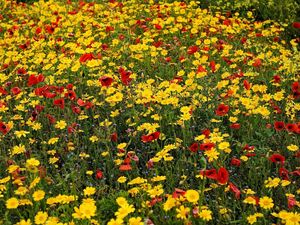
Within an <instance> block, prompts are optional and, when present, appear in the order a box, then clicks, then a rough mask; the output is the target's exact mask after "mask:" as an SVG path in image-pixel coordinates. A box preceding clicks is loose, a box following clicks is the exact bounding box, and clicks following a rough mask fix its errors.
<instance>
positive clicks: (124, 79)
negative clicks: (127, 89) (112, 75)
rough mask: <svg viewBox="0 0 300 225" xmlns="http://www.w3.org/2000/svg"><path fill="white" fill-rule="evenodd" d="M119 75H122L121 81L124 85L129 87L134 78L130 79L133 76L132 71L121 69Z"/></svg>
mask: <svg viewBox="0 0 300 225" xmlns="http://www.w3.org/2000/svg"><path fill="white" fill-rule="evenodd" d="M119 73H120V75H121V81H122V83H123V84H124V85H126V86H127V85H129V83H130V82H131V80H132V78H130V75H131V74H132V73H131V72H130V71H126V70H125V69H124V68H122V67H120V69H119Z"/></svg>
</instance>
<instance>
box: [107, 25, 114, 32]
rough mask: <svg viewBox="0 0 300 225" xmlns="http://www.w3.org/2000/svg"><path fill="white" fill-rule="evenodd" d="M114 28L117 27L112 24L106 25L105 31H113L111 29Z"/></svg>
mask: <svg viewBox="0 0 300 225" xmlns="http://www.w3.org/2000/svg"><path fill="white" fill-rule="evenodd" d="M114 30H115V28H114V27H112V26H106V28H105V31H106V32H107V33H109V32H111V31H114Z"/></svg>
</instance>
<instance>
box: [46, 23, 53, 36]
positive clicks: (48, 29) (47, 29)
mask: <svg viewBox="0 0 300 225" xmlns="http://www.w3.org/2000/svg"><path fill="white" fill-rule="evenodd" d="M45 30H46V32H47V33H48V34H53V32H54V27H52V26H50V25H46V26H45Z"/></svg>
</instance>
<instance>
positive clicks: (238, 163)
mask: <svg viewBox="0 0 300 225" xmlns="http://www.w3.org/2000/svg"><path fill="white" fill-rule="evenodd" d="M230 165H232V166H236V167H239V166H240V165H241V160H239V159H237V158H232V159H231V161H230Z"/></svg>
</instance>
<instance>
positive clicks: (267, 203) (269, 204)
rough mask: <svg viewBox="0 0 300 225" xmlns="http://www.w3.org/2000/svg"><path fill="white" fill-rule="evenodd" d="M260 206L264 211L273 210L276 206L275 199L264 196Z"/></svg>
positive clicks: (260, 200)
mask: <svg viewBox="0 0 300 225" xmlns="http://www.w3.org/2000/svg"><path fill="white" fill-rule="evenodd" d="M259 205H260V207H262V208H263V209H271V208H273V206H274V203H273V199H272V198H269V197H267V196H264V197H262V198H260V199H259Z"/></svg>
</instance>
